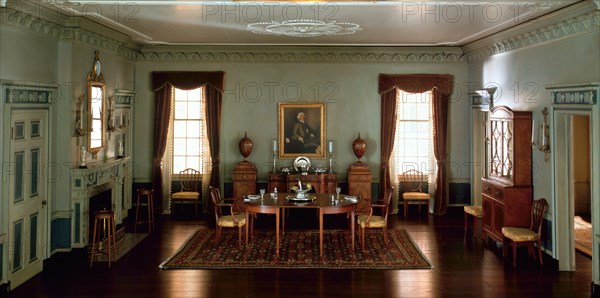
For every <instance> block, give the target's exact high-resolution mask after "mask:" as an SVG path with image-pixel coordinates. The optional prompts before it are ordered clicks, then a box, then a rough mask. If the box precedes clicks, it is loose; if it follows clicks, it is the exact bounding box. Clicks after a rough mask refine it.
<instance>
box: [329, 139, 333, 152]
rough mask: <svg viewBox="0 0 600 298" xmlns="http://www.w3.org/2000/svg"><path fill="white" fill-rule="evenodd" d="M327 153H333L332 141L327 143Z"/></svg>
mask: <svg viewBox="0 0 600 298" xmlns="http://www.w3.org/2000/svg"><path fill="white" fill-rule="evenodd" d="M329 152H333V141H329Z"/></svg>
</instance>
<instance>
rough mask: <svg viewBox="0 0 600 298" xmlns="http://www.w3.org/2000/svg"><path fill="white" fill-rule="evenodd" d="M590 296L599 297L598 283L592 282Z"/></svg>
mask: <svg viewBox="0 0 600 298" xmlns="http://www.w3.org/2000/svg"><path fill="white" fill-rule="evenodd" d="M590 296H592V297H600V285H599V284H596V283H594V282H592V295H590Z"/></svg>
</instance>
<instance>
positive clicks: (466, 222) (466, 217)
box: [465, 212, 469, 233]
mask: <svg viewBox="0 0 600 298" xmlns="http://www.w3.org/2000/svg"><path fill="white" fill-rule="evenodd" d="M468 221H469V215H468V214H467V212H465V233H467V226H468Z"/></svg>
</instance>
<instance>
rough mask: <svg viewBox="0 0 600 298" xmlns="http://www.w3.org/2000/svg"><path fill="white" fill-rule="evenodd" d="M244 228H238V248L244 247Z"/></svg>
mask: <svg viewBox="0 0 600 298" xmlns="http://www.w3.org/2000/svg"><path fill="white" fill-rule="evenodd" d="M242 227H243V226H238V246H239V247H242Z"/></svg>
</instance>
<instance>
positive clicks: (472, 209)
mask: <svg viewBox="0 0 600 298" xmlns="http://www.w3.org/2000/svg"><path fill="white" fill-rule="evenodd" d="M463 209H464V210H465V233H466V232H467V229H468V226H469V215H471V216H472V217H473V237H477V221H479V222H481V239H483V222H482V221H481V217H482V215H483V212H482V211H481V206H465V207H464V208H463Z"/></svg>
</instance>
